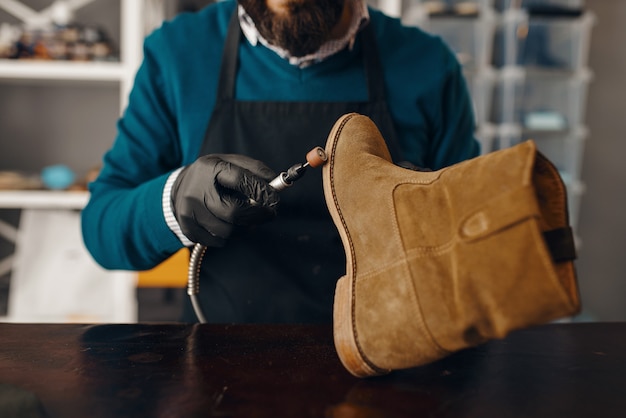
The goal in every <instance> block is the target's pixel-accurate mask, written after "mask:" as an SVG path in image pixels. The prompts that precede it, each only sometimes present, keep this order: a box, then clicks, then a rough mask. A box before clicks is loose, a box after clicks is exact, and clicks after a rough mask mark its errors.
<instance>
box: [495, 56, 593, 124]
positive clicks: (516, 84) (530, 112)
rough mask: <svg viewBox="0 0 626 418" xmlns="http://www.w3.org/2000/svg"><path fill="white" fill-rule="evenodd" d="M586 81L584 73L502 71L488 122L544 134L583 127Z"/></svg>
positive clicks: (585, 71)
mask: <svg viewBox="0 0 626 418" xmlns="http://www.w3.org/2000/svg"><path fill="white" fill-rule="evenodd" d="M590 80H591V72H590V71H588V70H582V71H579V72H577V73H572V74H569V75H562V74H555V73H545V72H533V71H526V70H522V69H519V68H510V69H506V70H503V71H502V72H501V78H500V79H499V80H498V83H497V85H496V87H495V88H494V91H495V93H494V104H493V109H494V112H493V115H492V120H493V121H494V122H497V123H505V124H508V123H515V124H519V125H521V126H522V127H523V128H524V129H527V130H544V131H559V130H566V129H571V128H573V127H576V126H579V125H584V116H585V111H586V102H587V90H588V84H589V82H590Z"/></svg>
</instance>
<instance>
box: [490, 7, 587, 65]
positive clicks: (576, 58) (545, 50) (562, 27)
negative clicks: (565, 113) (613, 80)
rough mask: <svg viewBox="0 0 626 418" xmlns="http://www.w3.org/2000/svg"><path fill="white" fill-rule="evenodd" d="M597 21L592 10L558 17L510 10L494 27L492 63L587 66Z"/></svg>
mask: <svg viewBox="0 0 626 418" xmlns="http://www.w3.org/2000/svg"><path fill="white" fill-rule="evenodd" d="M594 22H595V17H594V15H593V14H592V13H591V12H585V13H583V14H582V15H581V16H579V17H559V18H556V17H545V16H542V17H533V16H529V15H528V13H526V12H525V11H523V10H508V11H506V12H505V13H503V14H502V20H501V24H500V25H499V26H498V28H497V29H496V31H495V36H494V42H493V59H492V63H493V65H494V66H496V67H503V66H524V67H538V68H542V69H549V70H561V71H570V72H571V71H577V70H579V69H581V68H584V67H585V66H586V63H587V59H588V56H589V42H590V37H591V29H592V27H593V24H594Z"/></svg>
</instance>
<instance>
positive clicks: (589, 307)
mask: <svg viewBox="0 0 626 418" xmlns="http://www.w3.org/2000/svg"><path fill="white" fill-rule="evenodd" d="M585 4H586V6H587V8H588V9H590V10H592V11H593V12H594V13H595V14H596V17H597V22H596V26H595V27H594V29H593V35H592V42H591V51H590V67H591V69H592V70H593V71H594V74H595V77H594V80H593V82H592V83H591V85H590V90H589V98H588V103H587V122H588V125H589V129H590V137H589V139H588V141H587V144H586V148H585V157H584V162H583V180H584V181H585V183H586V184H587V191H586V192H585V195H584V197H583V200H582V207H581V213H580V215H581V217H580V223H579V232H580V235H581V238H582V248H581V249H580V252H579V261H578V264H577V265H578V273H579V282H580V286H581V294H582V301H583V306H584V310H585V313H586V314H589V315H591V316H592V317H593V318H594V319H596V320H603V321H617V320H620V321H623V320H626V253H625V249H626V216H625V214H626V193H625V192H626V138H625V134H624V133H625V132H626V113H625V111H624V109H626V77H625V75H626V46H625V45H626V25H625V24H624V22H626V1H624V0H586V2H585Z"/></svg>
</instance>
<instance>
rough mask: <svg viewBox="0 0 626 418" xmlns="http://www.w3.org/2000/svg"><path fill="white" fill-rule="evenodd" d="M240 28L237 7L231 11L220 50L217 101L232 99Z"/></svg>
mask: <svg viewBox="0 0 626 418" xmlns="http://www.w3.org/2000/svg"><path fill="white" fill-rule="evenodd" d="M240 39H241V28H240V27H239V15H238V13H237V7H235V10H234V11H233V14H232V16H231V17H230V22H229V24H228V32H227V33H226V41H225V42H224V51H223V52H222V65H221V68H220V78H219V84H218V90H217V101H216V104H217V103H220V102H223V101H226V100H232V99H233V95H234V93H235V78H236V77H237V60H238V55H239V54H238V53H237V51H238V49H239V41H240Z"/></svg>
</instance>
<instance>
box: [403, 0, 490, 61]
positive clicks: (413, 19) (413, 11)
mask: <svg viewBox="0 0 626 418" xmlns="http://www.w3.org/2000/svg"><path fill="white" fill-rule="evenodd" d="M412 4H413V5H412V6H411V7H409V8H408V9H407V10H406V12H404V13H403V18H402V21H403V23H404V24H406V25H412V26H418V27H420V28H421V29H423V30H425V31H427V32H429V33H432V34H435V35H439V36H441V38H442V39H443V40H444V41H445V42H446V43H447V44H448V46H449V47H450V48H451V49H452V50H453V51H454V52H455V53H456V55H457V58H458V60H459V62H460V63H461V64H462V65H463V66H464V67H465V68H467V69H477V68H481V67H485V66H488V65H490V64H491V57H492V55H493V52H492V46H493V36H494V33H495V28H496V19H495V15H494V13H493V11H492V10H491V9H490V8H486V7H485V8H484V9H481V8H480V6H476V9H475V10H476V13H474V14H468V15H463V14H455V13H434V14H433V13H432V11H433V10H436V9H435V8H433V7H432V6H431V7H430V8H428V7H427V5H428V4H429V3H428V2H419V1H414V2H412ZM458 4H459V7H460V4H461V3H460V2H458ZM442 7H443V6H442ZM442 10H445V9H443V8H442ZM468 10H469V9H468Z"/></svg>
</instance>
